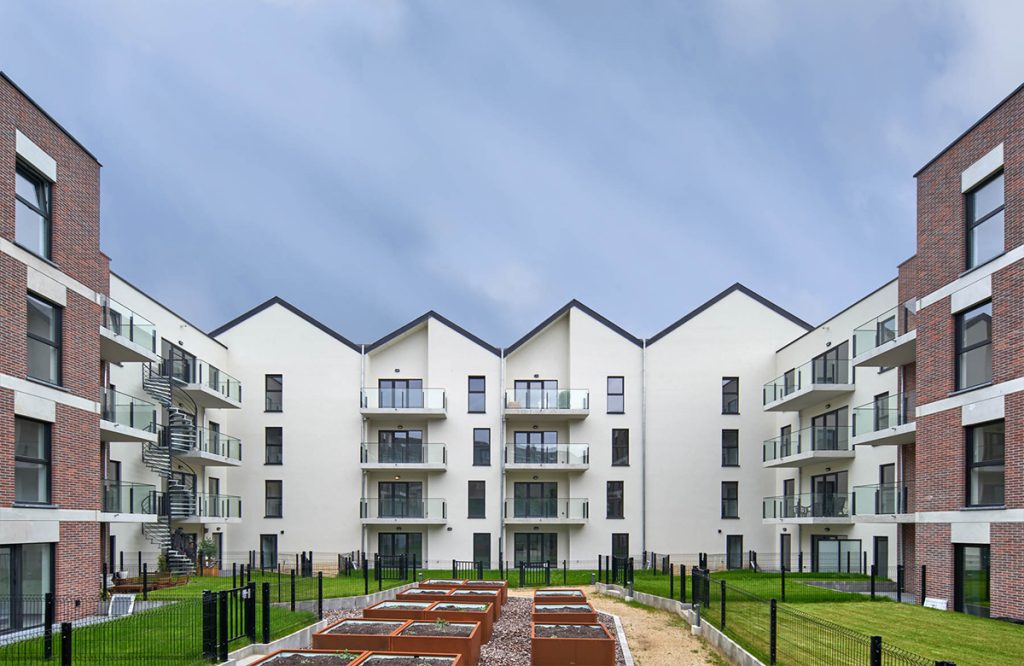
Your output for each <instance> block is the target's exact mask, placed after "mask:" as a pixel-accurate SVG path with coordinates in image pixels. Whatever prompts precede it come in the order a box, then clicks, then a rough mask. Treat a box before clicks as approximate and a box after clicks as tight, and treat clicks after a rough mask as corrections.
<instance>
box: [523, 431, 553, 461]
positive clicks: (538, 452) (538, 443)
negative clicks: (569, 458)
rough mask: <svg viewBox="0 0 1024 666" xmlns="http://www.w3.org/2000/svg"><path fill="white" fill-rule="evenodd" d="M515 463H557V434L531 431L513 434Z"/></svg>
mask: <svg viewBox="0 0 1024 666" xmlns="http://www.w3.org/2000/svg"><path fill="white" fill-rule="evenodd" d="M515 462H516V463H519V464H523V463H527V464H533V465H553V464H555V463H557V462H558V433H557V432H554V431H546V432H541V431H537V430H531V431H527V432H516V433H515Z"/></svg>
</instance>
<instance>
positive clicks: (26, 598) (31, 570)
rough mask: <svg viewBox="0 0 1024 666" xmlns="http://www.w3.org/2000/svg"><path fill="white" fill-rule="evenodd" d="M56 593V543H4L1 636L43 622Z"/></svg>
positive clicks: (0, 582) (0, 562) (0, 551)
mask: <svg viewBox="0 0 1024 666" xmlns="http://www.w3.org/2000/svg"><path fill="white" fill-rule="evenodd" d="M47 592H53V544H49V543H31V544H19V545H4V546H0V635H2V634H4V633H7V632H10V631H17V630H19V629H27V628H29V627H37V626H39V625H41V624H43V619H44V615H43V612H44V610H45V609H44V599H45V595H46V593H47Z"/></svg>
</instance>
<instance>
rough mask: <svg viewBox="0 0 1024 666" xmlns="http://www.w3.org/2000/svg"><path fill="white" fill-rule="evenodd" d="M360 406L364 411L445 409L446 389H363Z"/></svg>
mask: <svg viewBox="0 0 1024 666" xmlns="http://www.w3.org/2000/svg"><path fill="white" fill-rule="evenodd" d="M359 404H360V406H361V407H362V408H363V409H410V410H412V409H445V407H446V406H447V403H446V402H445V395H444V389H437V388H422V389H414V388H405V389H396V388H373V387H369V388H363V389H362V391H360V397H359Z"/></svg>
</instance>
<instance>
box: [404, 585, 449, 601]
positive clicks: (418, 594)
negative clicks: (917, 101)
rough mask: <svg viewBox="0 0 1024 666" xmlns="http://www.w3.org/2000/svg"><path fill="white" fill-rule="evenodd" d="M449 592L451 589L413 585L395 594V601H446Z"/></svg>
mask: <svg viewBox="0 0 1024 666" xmlns="http://www.w3.org/2000/svg"><path fill="white" fill-rule="evenodd" d="M451 593H452V590H441V589H434V588H422V587H414V588H412V589H409V590H406V591H405V592H399V593H398V594H396V595H395V601H448V596H449V595H450V594H451Z"/></svg>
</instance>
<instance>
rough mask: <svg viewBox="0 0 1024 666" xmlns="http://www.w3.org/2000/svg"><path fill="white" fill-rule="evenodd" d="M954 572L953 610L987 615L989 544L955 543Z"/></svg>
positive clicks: (989, 600)
mask: <svg viewBox="0 0 1024 666" xmlns="http://www.w3.org/2000/svg"><path fill="white" fill-rule="evenodd" d="M954 549H955V556H956V557H955V559H956V572H955V576H954V579H953V610H956V611H960V612H961V613H967V614H968V615H978V616H980V617H989V612H990V606H991V590H990V586H989V574H990V571H989V569H990V553H989V546H976V545H968V544H955V545H954Z"/></svg>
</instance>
